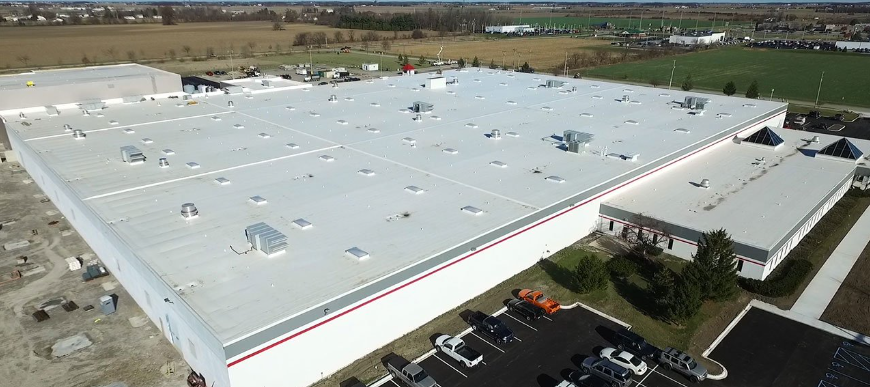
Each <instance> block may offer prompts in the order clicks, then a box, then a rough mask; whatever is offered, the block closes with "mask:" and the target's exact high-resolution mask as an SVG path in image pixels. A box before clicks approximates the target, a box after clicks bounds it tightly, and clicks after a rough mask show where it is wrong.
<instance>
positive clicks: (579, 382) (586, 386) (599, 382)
mask: <svg viewBox="0 0 870 387" xmlns="http://www.w3.org/2000/svg"><path fill="white" fill-rule="evenodd" d="M568 381H569V382H571V383H574V385H576V386H577V387H610V383H608V382H607V381H606V380H604V379H601V378H599V377H597V376H595V375H591V374H587V373H583V372H582V371H571V373H570V374H568Z"/></svg>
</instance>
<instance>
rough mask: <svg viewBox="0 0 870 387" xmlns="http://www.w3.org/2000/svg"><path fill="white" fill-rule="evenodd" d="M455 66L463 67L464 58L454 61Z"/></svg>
mask: <svg viewBox="0 0 870 387" xmlns="http://www.w3.org/2000/svg"><path fill="white" fill-rule="evenodd" d="M456 64H458V65H459V68H463V67H465V58H459V60H458V61H456Z"/></svg>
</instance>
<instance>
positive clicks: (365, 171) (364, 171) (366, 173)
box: [357, 169, 375, 176]
mask: <svg viewBox="0 0 870 387" xmlns="http://www.w3.org/2000/svg"><path fill="white" fill-rule="evenodd" d="M357 173H359V174H360V175H363V176H374V175H375V171H373V170H371V169H360V170H359V171H357Z"/></svg>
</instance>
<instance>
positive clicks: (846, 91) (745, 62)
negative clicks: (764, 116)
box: [584, 47, 870, 106]
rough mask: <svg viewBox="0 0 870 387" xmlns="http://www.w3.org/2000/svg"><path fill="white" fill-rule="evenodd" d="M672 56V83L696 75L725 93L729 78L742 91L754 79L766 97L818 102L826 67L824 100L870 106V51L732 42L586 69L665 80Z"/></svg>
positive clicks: (701, 85)
mask: <svg viewBox="0 0 870 387" xmlns="http://www.w3.org/2000/svg"><path fill="white" fill-rule="evenodd" d="M674 60H676V61H677V67H676V70H675V71H674V87H679V86H680V84H682V82H683V80H684V79H685V78H686V76H687V75H688V74H692V80H693V81H694V85H695V87H696V88H698V89H707V90H713V91H716V92H721V90H722V87H723V86H725V83H727V82H728V81H734V83H735V84H736V85H737V95H743V94H744V93H745V92H746V88H747V87H749V84H750V83H752V81H753V80H757V81H758V85H759V91H760V94H761V97H762V98H768V97H769V96H770V91H771V89H775V90H774V94H773V96H774V98H784V99H794V100H800V101H810V102H812V101H815V99H816V91H817V90H818V87H819V77H820V76H821V72H822V71H824V72H825V79H824V82H823V84H822V91H821V95H820V97H819V102H820V103H833V104H843V105H852V106H870V77H868V76H860V75H859V74H861V73H862V69H866V68H867V67H868V66H870V56H867V55H860V54H851V53H833V52H815V51H805V50H765V49H748V48H743V47H730V48H722V49H715V50H708V51H702V52H696V53H691V54H685V55H680V56H676V57H667V58H660V59H654V60H649V61H642V62H631V63H622V64H617V65H612V66H605V67H599V68H594V69H590V70H587V71H586V72H585V73H584V75H588V76H591V77H600V78H608V79H615V80H629V81H634V82H645V83H648V82H650V81H651V80H657V81H658V83H659V84H661V85H666V84H667V83H668V79H669V78H670V74H671V69H672V68H673V64H674Z"/></svg>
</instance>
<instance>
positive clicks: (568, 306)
mask: <svg viewBox="0 0 870 387" xmlns="http://www.w3.org/2000/svg"><path fill="white" fill-rule="evenodd" d="M578 306H579V307H581V308H583V309H586V310H588V311H590V312H592V313H595V314H597V315H599V316H601V317H604V318H606V319H608V320H610V321H613V322H615V323H617V324H619V325H622V326H624V327H625V328H626V329H631V325H629V324H628V323H626V322H625V321H622V320H620V319H618V318H616V317H613V316H611V315H609V314H607V313H604V312H602V311H600V310H598V309H595V308H593V307H591V306H588V305H586V304H584V303H582V302H575V303H573V304H571V305H562V309H574V308H576V307H578Z"/></svg>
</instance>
